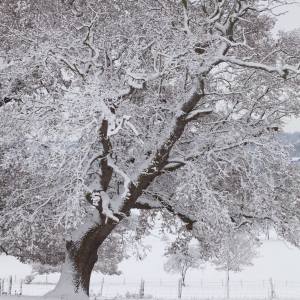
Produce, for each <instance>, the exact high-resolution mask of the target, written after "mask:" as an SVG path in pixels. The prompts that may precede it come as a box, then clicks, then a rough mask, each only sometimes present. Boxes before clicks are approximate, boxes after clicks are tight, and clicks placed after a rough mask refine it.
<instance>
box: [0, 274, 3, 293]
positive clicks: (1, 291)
mask: <svg viewBox="0 0 300 300" xmlns="http://www.w3.org/2000/svg"><path fill="white" fill-rule="evenodd" d="M2 293H3V285H2V279H1V278H0V296H2Z"/></svg>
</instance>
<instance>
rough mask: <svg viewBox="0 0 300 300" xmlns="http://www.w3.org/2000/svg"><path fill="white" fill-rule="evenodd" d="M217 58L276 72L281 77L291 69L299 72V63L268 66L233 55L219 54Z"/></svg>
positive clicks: (242, 65)
mask: <svg viewBox="0 0 300 300" xmlns="http://www.w3.org/2000/svg"><path fill="white" fill-rule="evenodd" d="M219 58H220V59H221V60H222V61H223V62H228V63H233V64H236V65H238V66H241V67H248V68H252V69H260V70H263V71H267V72H269V73H274V72H276V73H278V74H279V75H280V76H281V77H283V78H285V77H286V76H287V75H288V72H289V71H291V72H293V73H296V74H300V69H299V68H300V65H298V66H297V67H294V66H291V65H283V66H282V67H279V66H276V67H270V66H267V65H264V64H262V63H256V62H246V61H243V60H241V59H237V58H235V57H233V56H225V55H219Z"/></svg>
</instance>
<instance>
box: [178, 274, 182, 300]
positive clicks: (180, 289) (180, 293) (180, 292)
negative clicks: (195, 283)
mask: <svg viewBox="0 0 300 300" xmlns="http://www.w3.org/2000/svg"><path fill="white" fill-rule="evenodd" d="M181 295H182V278H180V279H179V281H178V299H181Z"/></svg>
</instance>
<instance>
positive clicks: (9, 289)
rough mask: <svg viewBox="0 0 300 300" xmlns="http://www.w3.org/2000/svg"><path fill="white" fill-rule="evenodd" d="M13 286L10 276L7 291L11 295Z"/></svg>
mask: <svg viewBox="0 0 300 300" xmlns="http://www.w3.org/2000/svg"><path fill="white" fill-rule="evenodd" d="M11 287H12V276H9V279H8V292H7V295H11Z"/></svg>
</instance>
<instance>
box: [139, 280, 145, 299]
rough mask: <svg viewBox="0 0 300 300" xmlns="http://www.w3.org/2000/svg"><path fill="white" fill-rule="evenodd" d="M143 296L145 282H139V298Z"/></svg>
mask: <svg viewBox="0 0 300 300" xmlns="http://www.w3.org/2000/svg"><path fill="white" fill-rule="evenodd" d="M144 295H145V281H144V280H143V279H142V280H141V286H140V298H143V297H144Z"/></svg>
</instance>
